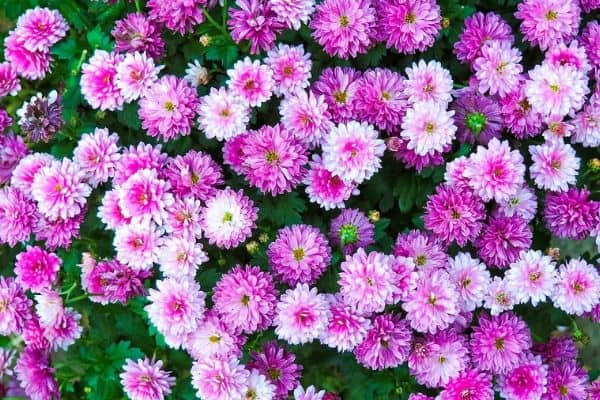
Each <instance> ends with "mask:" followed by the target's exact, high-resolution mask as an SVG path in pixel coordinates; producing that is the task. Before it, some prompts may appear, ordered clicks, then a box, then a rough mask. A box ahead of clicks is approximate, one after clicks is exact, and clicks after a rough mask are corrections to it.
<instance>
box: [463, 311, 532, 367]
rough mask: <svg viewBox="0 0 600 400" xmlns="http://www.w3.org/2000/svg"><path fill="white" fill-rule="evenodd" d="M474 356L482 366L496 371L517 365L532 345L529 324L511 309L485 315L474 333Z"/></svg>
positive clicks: (472, 349)
mask: <svg viewBox="0 0 600 400" xmlns="http://www.w3.org/2000/svg"><path fill="white" fill-rule="evenodd" d="M470 347H471V357H472V359H473V362H474V363H476V365H477V366H478V368H479V369H481V370H484V371H490V372H492V373H495V374H501V373H505V372H507V371H509V370H511V369H512V368H515V367H517V366H518V365H519V364H521V362H522V361H523V356H524V355H525V354H526V353H527V351H528V350H529V349H530V348H531V335H530V333H529V328H528V327H527V324H526V323H525V322H524V321H523V320H522V319H520V318H519V317H517V316H516V315H515V314H513V313H512V312H505V313H502V314H500V315H498V316H496V317H488V316H486V315H485V314H482V315H481V316H480V317H479V326H476V327H474V328H473V333H472V334H471V341H470Z"/></svg>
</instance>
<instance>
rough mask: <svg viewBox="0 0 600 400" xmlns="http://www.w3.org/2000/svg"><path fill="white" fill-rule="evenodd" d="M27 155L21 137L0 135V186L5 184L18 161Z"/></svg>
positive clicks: (27, 151)
mask: <svg viewBox="0 0 600 400" xmlns="http://www.w3.org/2000/svg"><path fill="white" fill-rule="evenodd" d="M28 153H29V150H28V149H27V146H26V145H25V142H24V141H23V138H22V137H21V136H16V135H15V134H14V133H12V132H8V134H5V135H2V134H0V184H3V183H7V182H9V181H10V179H11V175H12V172H13V170H14V169H15V167H16V166H17V165H18V164H19V161H21V159H22V158H23V157H25V156H26V155H27V154H28Z"/></svg>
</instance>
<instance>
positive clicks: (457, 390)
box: [440, 369, 494, 400]
mask: <svg viewBox="0 0 600 400" xmlns="http://www.w3.org/2000/svg"><path fill="white" fill-rule="evenodd" d="M465 396H467V397H466V398H470V399H471V400H492V399H493V398H494V391H493V390H492V378H491V376H490V375H488V374H486V373H482V372H479V371H477V370H475V369H471V370H466V371H462V372H461V373H460V375H459V376H457V377H454V378H451V379H450V380H449V381H448V384H447V385H446V387H445V388H444V390H442V392H441V393H440V400H462V399H464V398H465Z"/></svg>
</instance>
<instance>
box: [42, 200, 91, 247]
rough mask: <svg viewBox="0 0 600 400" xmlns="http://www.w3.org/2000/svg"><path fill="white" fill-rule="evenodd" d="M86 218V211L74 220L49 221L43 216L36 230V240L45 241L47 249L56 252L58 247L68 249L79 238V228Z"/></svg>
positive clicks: (59, 219)
mask: <svg viewBox="0 0 600 400" xmlns="http://www.w3.org/2000/svg"><path fill="white" fill-rule="evenodd" d="M84 218H85V210H84V211H82V212H80V213H79V214H77V215H76V216H74V217H73V218H66V219H62V218H58V219H56V220H49V219H48V218H46V217H44V216H42V217H41V218H39V219H38V220H37V224H36V226H35V228H34V233H35V239H36V240H40V241H45V242H46V243H45V244H46V247H47V248H48V249H50V250H52V251H54V250H55V249H56V248H57V247H62V248H65V249H66V248H68V247H69V246H70V245H71V242H72V241H73V239H74V238H78V237H79V228H80V227H81V224H82V223H83V220H84Z"/></svg>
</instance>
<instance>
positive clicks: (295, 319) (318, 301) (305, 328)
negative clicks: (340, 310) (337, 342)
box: [273, 283, 330, 344]
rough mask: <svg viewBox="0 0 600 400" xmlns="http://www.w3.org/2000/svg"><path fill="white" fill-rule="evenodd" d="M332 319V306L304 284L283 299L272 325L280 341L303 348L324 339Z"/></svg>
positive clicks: (289, 292)
mask: <svg viewBox="0 0 600 400" xmlns="http://www.w3.org/2000/svg"><path fill="white" fill-rule="evenodd" d="M329 318H330V312H329V303H328V302H327V298H326V297H325V295H323V294H319V293H318V292H317V289H316V288H312V289H311V288H309V286H308V285H307V284H304V283H301V284H298V285H297V286H296V287H295V288H294V289H288V290H286V292H285V293H284V294H283V295H282V296H281V298H280V299H279V302H278V303H277V310H276V314H275V319H274V321H273V325H275V334H277V337H279V338H280V339H283V340H285V341H287V342H288V343H290V344H303V343H309V342H312V341H313V340H314V339H316V338H318V337H319V336H321V334H322V333H323V332H324V331H325V329H327V325H328V323H329Z"/></svg>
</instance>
